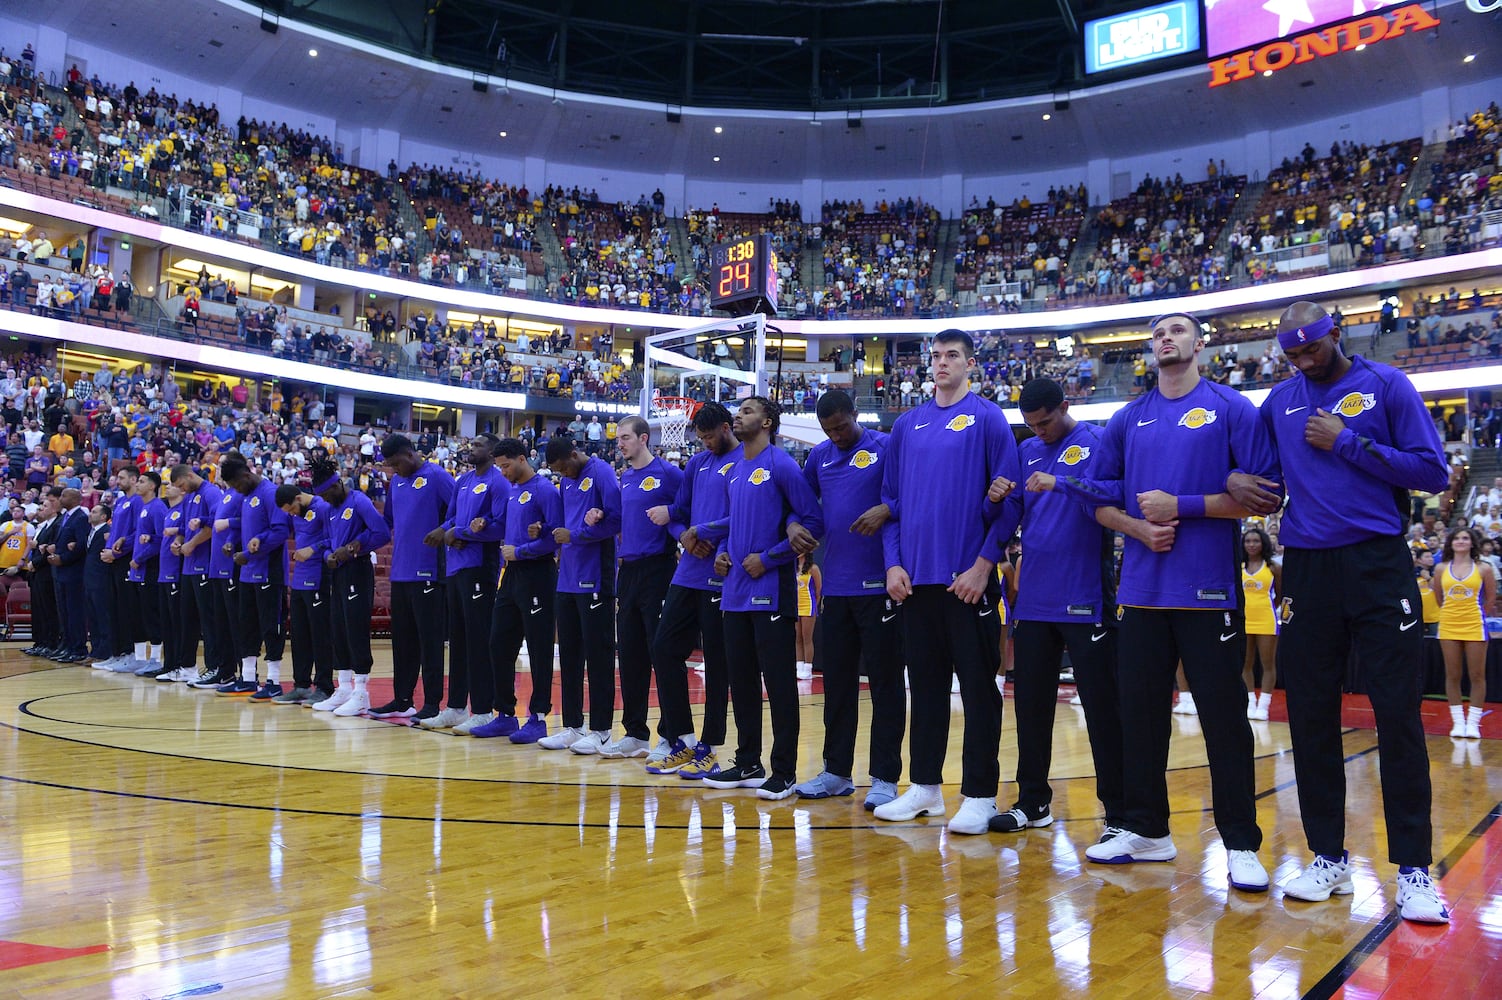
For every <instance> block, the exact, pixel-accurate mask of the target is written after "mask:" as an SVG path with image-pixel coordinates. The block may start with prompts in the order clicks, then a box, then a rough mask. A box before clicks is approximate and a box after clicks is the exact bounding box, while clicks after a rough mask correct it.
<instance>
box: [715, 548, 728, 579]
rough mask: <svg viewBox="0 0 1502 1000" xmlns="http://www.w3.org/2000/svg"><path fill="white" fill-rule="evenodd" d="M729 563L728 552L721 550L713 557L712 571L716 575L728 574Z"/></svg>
mask: <svg viewBox="0 0 1502 1000" xmlns="http://www.w3.org/2000/svg"><path fill="white" fill-rule="evenodd" d="M730 565H731V563H730V553H729V552H721V553H720V554H719V555H717V556H715V557H714V571H715V573H716V574H717V575H719V576H729V575H730Z"/></svg>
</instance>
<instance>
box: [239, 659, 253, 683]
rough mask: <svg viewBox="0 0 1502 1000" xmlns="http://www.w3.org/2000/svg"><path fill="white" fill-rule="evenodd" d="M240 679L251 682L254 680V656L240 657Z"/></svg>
mask: <svg viewBox="0 0 1502 1000" xmlns="http://www.w3.org/2000/svg"><path fill="white" fill-rule="evenodd" d="M240 679H241V680H242V681H253V680H255V679H256V658H255V657H254V656H242V657H240Z"/></svg>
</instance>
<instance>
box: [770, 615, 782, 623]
mask: <svg viewBox="0 0 1502 1000" xmlns="http://www.w3.org/2000/svg"><path fill="white" fill-rule="evenodd" d="M772 621H774V622H780V621H782V616H781V615H773V616H772Z"/></svg>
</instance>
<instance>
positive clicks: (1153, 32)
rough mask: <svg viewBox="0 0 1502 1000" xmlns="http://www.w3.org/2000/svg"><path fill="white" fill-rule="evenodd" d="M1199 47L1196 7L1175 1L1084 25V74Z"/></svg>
mask: <svg viewBox="0 0 1502 1000" xmlns="http://www.w3.org/2000/svg"><path fill="white" fill-rule="evenodd" d="M1199 47H1200V19H1199V11H1198V9H1197V7H1196V5H1195V4H1192V3H1188V2H1175V3H1165V4H1159V5H1158V6H1156V7H1148V8H1147V9H1145V10H1137V11H1132V12H1131V13H1129V14H1118V15H1117V16H1116V17H1103V18H1101V19H1100V20H1098V21H1086V22H1085V72H1086V73H1103V72H1105V71H1106V70H1112V69H1122V68H1124V67H1127V66H1135V65H1137V64H1138V63H1145V62H1151V61H1152V60H1154V59H1166V58H1168V57H1169V56H1180V55H1184V54H1186V53H1190V52H1194V51H1196V50H1198V49H1199Z"/></svg>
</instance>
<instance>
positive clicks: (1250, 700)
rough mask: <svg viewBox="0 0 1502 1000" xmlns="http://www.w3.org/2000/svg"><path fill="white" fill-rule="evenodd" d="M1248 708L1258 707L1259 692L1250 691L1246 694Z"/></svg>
mask: <svg viewBox="0 0 1502 1000" xmlns="http://www.w3.org/2000/svg"><path fill="white" fill-rule="evenodd" d="M1246 707H1247V708H1256V707H1257V692H1255V691H1248V692H1247V693H1246Z"/></svg>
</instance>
